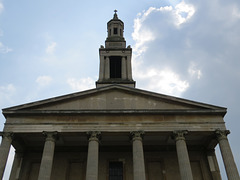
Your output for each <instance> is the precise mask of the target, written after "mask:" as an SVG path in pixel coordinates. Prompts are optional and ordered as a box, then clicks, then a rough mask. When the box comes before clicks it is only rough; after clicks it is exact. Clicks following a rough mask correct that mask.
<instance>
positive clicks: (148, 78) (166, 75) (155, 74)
mask: <svg viewBox="0 0 240 180" xmlns="http://www.w3.org/2000/svg"><path fill="white" fill-rule="evenodd" d="M141 72H142V70H141ZM135 77H136V78H137V79H139V80H141V81H145V82H146V83H145V87H146V88H147V89H149V90H152V91H155V92H160V93H164V94H168V95H174V96H180V95H181V94H182V93H183V92H185V91H186V90H187V88H188V87H189V83H188V82H187V81H186V80H181V79H180V77H179V75H178V74H176V73H175V72H173V71H171V70H170V69H164V70H159V69H157V68H150V69H147V71H145V73H140V71H139V72H136V73H135Z"/></svg>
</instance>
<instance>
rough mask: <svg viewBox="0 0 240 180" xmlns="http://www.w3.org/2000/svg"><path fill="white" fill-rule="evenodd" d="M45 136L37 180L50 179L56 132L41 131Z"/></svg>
mask: <svg viewBox="0 0 240 180" xmlns="http://www.w3.org/2000/svg"><path fill="white" fill-rule="evenodd" d="M43 134H44V135H45V136H46V140H45V144H44V149H43V155H42V161H41V165H40V170H39V175H38V180H50V178H51V172H52V164H53V156H54V149H55V141H56V138H57V132H45V131H44V132H43Z"/></svg>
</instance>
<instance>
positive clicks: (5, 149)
mask: <svg viewBox="0 0 240 180" xmlns="http://www.w3.org/2000/svg"><path fill="white" fill-rule="evenodd" d="M0 135H1V136H2V142H1V146H0V179H2V178H3V173H4V170H5V167H6V163H7V159H8V154H9V151H10V147H11V143H12V140H13V133H11V132H1V133H0Z"/></svg>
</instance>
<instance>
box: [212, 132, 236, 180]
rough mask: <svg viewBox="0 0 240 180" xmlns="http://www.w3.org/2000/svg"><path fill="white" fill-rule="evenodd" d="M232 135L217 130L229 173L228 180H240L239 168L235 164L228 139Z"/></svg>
mask: <svg viewBox="0 0 240 180" xmlns="http://www.w3.org/2000/svg"><path fill="white" fill-rule="evenodd" d="M229 133H230V131H228V130H219V129H218V130H216V131H215V134H216V136H217V140H218V142H219V147H220V150H221V154H222V158H223V162H224V166H225V169H226V172H227V177H228V180H240V178H239V174H238V170H237V166H236V164H235V161H234V158H233V154H232V151H231V148H230V145H229V142H228V139H227V135H228V134H229Z"/></svg>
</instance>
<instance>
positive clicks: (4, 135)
mask: <svg viewBox="0 0 240 180" xmlns="http://www.w3.org/2000/svg"><path fill="white" fill-rule="evenodd" d="M0 136H2V138H8V139H11V140H12V139H13V136H14V133H13V132H0Z"/></svg>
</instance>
